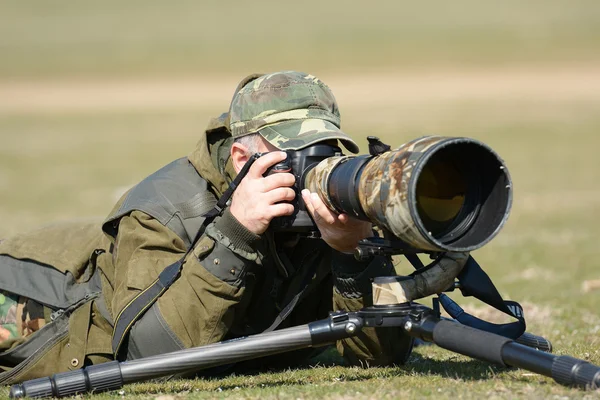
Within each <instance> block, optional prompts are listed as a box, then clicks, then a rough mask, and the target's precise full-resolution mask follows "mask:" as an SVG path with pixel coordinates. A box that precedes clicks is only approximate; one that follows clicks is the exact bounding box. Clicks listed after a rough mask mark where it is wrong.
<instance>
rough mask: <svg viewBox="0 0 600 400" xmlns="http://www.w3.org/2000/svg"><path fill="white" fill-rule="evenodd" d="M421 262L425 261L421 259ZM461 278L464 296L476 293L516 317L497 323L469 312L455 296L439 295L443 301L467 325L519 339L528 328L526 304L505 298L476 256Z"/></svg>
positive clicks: (486, 301)
mask: <svg viewBox="0 0 600 400" xmlns="http://www.w3.org/2000/svg"><path fill="white" fill-rule="evenodd" d="M407 258H408V257H407ZM415 258H416V257H415ZM408 259H409V261H411V264H413V266H414V267H415V268H417V265H415V264H414V263H413V262H412V260H411V258H408ZM417 259H418V258H417ZM419 262H420V261H419ZM420 265H423V264H422V263H421V264H420ZM417 272H418V270H417ZM457 278H458V281H459V282H460V290H461V292H462V294H463V296H465V297H468V296H473V297H475V298H477V299H478V300H480V301H482V302H484V303H486V304H488V305H490V306H492V307H494V308H495V309H496V310H498V311H501V312H503V313H504V314H507V315H509V316H511V317H513V318H515V319H516V321H514V322H510V323H506V324H494V323H491V322H488V321H484V320H482V319H480V318H477V317H474V316H473V315H470V314H468V313H466V312H465V311H464V310H463V309H462V308H461V307H460V306H459V305H458V304H457V303H456V302H455V301H454V300H452V299H451V298H450V297H448V296H447V295H445V294H443V293H441V294H439V295H438V296H439V301H440V304H441V305H442V307H444V310H446V312H447V313H448V314H449V315H450V316H451V317H452V318H454V319H456V320H457V321H458V322H460V323H461V324H463V325H467V326H470V327H472V328H476V329H480V330H483V331H486V332H491V333H495V334H497V335H501V336H505V337H508V338H511V339H517V338H518V337H519V336H521V335H522V334H523V333H524V332H525V329H526V324H525V317H524V315H523V307H521V305H520V304H519V303H517V302H515V301H510V300H504V299H502V296H500V293H499V292H498V289H496V286H494V284H493V283H492V280H491V279H490V277H489V276H488V275H487V274H486V273H485V271H483V269H482V268H481V266H479V264H478V263H477V262H476V261H475V259H474V258H473V257H471V256H469V258H468V259H467V262H466V263H465V266H464V267H463V269H462V270H461V272H460V273H459V274H458V276H457Z"/></svg>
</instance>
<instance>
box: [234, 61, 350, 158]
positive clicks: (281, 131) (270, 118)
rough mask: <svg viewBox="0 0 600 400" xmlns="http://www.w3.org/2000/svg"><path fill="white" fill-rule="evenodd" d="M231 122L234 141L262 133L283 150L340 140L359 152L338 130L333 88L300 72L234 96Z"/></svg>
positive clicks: (265, 79)
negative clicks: (237, 138) (241, 137)
mask: <svg viewBox="0 0 600 400" xmlns="http://www.w3.org/2000/svg"><path fill="white" fill-rule="evenodd" d="M229 117H230V130H231V134H232V135H233V136H234V137H240V136H245V135H250V134H252V133H257V132H258V133H260V134H261V135H262V137H264V138H265V139H266V140H267V141H269V143H271V144H272V145H274V146H276V147H278V148H279V149H281V150H299V149H302V148H304V147H307V146H309V145H311V144H313V143H316V142H321V141H324V140H328V139H339V140H340V141H341V142H342V144H343V145H344V146H345V147H346V148H347V149H348V150H350V151H351V152H353V153H357V152H358V145H357V144H356V143H355V142H354V140H352V138H350V137H349V136H348V135H346V134H345V133H344V132H342V131H341V130H340V112H339V109H338V106H337V102H336V101H335V97H334V96H333V93H332V92H331V90H330V89H329V87H327V85H325V84H324V83H323V82H322V81H320V80H319V79H318V78H316V77H315V76H313V75H308V74H305V73H302V72H294V71H285V72H275V73H272V74H268V75H263V76H261V77H258V78H256V79H254V80H251V81H250V82H248V83H247V84H246V85H245V86H243V87H242V88H241V89H240V90H238V91H237V92H236V93H235V95H234V96H233V100H232V101H231V108H230V110H229Z"/></svg>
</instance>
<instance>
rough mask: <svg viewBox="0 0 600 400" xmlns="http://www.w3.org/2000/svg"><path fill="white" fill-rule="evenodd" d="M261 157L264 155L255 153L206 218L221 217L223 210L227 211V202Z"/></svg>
mask: <svg viewBox="0 0 600 400" xmlns="http://www.w3.org/2000/svg"><path fill="white" fill-rule="evenodd" d="M261 155H262V154H260V153H254V154H253V155H252V156H251V157H250V158H249V159H248V161H247V162H246V164H244V166H243V167H242V169H241V170H240V173H239V174H237V176H236V177H235V179H234V180H233V182H231V183H230V184H229V187H228V188H227V190H226V191H225V193H223V195H222V196H221V197H220V198H219V201H218V202H217V204H216V205H215V207H214V208H213V209H212V210H210V211H209V212H207V213H206V214H205V217H208V218H213V217H216V216H217V215H221V213H222V212H223V210H224V209H225V207H227V202H228V201H229V199H230V198H231V196H232V195H233V192H234V191H235V189H237V187H238V186H239V184H240V182H241V181H242V179H244V177H245V176H246V175H248V170H249V169H250V167H251V166H252V164H254V161H256V160H258V158H259V157H260V156H261Z"/></svg>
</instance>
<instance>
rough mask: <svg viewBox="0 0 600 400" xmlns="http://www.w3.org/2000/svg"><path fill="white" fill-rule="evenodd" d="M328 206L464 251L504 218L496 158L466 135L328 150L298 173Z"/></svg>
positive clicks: (508, 190) (507, 194) (502, 177)
mask: <svg viewBox="0 0 600 400" xmlns="http://www.w3.org/2000/svg"><path fill="white" fill-rule="evenodd" d="M305 185H306V187H308V188H309V189H310V190H311V192H316V193H318V194H319V196H320V197H321V199H322V200H323V202H324V203H325V204H326V205H327V206H328V207H329V208H330V209H331V210H333V211H336V212H338V213H346V214H348V215H350V216H352V217H355V218H359V219H363V220H366V221H371V222H372V223H373V224H375V225H377V226H379V227H380V228H382V229H383V230H384V231H387V232H389V233H391V234H393V235H394V236H396V237H397V238H398V239H400V240H402V241H404V242H405V243H407V244H408V245H410V246H412V247H414V248H415V249H420V250H424V251H456V252H465V251H472V250H475V249H478V248H480V247H481V246H483V245H485V244H486V243H488V242H489V241H490V240H491V239H492V238H493V237H494V236H495V235H496V234H497V233H498V232H499V231H500V229H501V228H502V226H504V224H505V223H506V220H507V219H508V215H509V212H510V207H511V202H512V183H511V179H510V175H509V173H508V169H507V168H506V165H505V164H504V161H503V160H502V159H501V158H500V157H499V156H498V155H497V154H496V153H495V152H494V151H493V150H492V149H491V148H490V147H488V146H487V145H485V144H484V143H482V142H480V141H477V140H475V139H470V138H461V137H442V136H425V137H422V138H418V139H415V140H413V141H411V142H408V143H406V144H404V145H402V146H400V147H399V148H398V149H396V150H391V151H387V152H384V153H382V154H379V155H377V156H366V155H363V156H340V157H329V158H327V159H325V160H323V161H321V162H320V163H319V164H318V165H317V166H316V167H315V168H313V169H312V170H311V171H310V172H309V173H308V175H307V176H306V179H305Z"/></svg>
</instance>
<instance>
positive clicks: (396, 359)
mask: <svg viewBox="0 0 600 400" xmlns="http://www.w3.org/2000/svg"><path fill="white" fill-rule="evenodd" d="M332 274H333V308H334V310H335V311H339V310H345V311H358V310H360V309H361V308H363V307H368V306H371V305H373V298H372V286H371V282H372V280H373V278H375V277H377V276H389V275H396V273H395V271H394V266H393V264H392V262H391V259H389V258H385V257H373V258H372V259H371V261H367V262H359V261H356V260H355V259H354V256H352V255H348V254H343V253H340V252H337V251H334V253H333V257H332ZM336 345H337V349H338V352H339V353H340V354H341V355H342V356H344V358H345V359H346V360H347V361H348V362H349V363H350V364H352V365H363V366H374V365H378V366H381V365H391V364H403V363H404V362H405V361H406V359H407V358H408V356H409V355H410V352H411V350H412V338H411V337H409V336H408V335H405V334H403V333H402V330H401V329H400V328H364V329H362V330H361V332H359V333H358V335H357V336H354V337H351V338H348V339H343V340H339V341H338V342H337V344H336Z"/></svg>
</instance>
